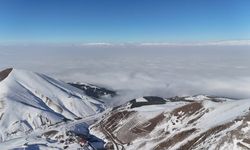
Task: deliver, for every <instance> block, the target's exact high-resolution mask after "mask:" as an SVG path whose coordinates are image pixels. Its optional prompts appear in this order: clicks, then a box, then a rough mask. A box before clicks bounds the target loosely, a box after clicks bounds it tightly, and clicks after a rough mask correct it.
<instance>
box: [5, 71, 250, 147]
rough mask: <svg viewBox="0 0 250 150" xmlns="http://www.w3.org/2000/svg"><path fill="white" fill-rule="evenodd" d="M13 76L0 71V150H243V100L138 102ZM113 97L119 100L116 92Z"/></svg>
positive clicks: (39, 77) (247, 103)
mask: <svg viewBox="0 0 250 150" xmlns="http://www.w3.org/2000/svg"><path fill="white" fill-rule="evenodd" d="M116 94H117V93H116V92H115V91H110V90H107V89H105V88H99V87H96V86H94V85H89V84H82V83H81V84H77V83H71V84H67V83H64V82H62V81H59V80H56V79H53V78H51V77H48V76H46V75H44V74H40V73H34V72H29V71H24V70H18V69H12V68H10V69H6V70H4V71H1V72H0V150H9V149H10V150H19V149H21V150H22V149H28V150H37V149H46V150H47V149H58V150H61V149H69V150H77V149H83V150H102V149H110V150H111V149H115V150H140V149H142V150H191V149H195V150H200V149H204V150H206V149H208V150H238V149H239V150H241V149H242V150H247V149H250V99H240V100H235V99H230V98H222V97H216V96H207V95H196V96H187V97H172V98H161V97H157V96H144V97H140V98H136V99H133V100H130V101H129V100H128V102H127V103H125V104H123V105H120V106H116V107H113V108H110V106H106V103H105V102H104V101H105V98H104V99H102V96H104V97H107V96H108V95H110V97H115V96H116ZM118 94H119V93H118Z"/></svg>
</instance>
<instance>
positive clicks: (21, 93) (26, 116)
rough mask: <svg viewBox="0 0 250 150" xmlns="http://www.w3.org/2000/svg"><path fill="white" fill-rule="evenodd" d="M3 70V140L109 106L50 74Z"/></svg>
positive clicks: (0, 108)
mask: <svg viewBox="0 0 250 150" xmlns="http://www.w3.org/2000/svg"><path fill="white" fill-rule="evenodd" d="M6 72H7V75H6ZM0 74H1V75H4V76H2V77H4V78H2V81H1V82H0V141H4V140H7V139H11V138H13V137H17V136H21V135H23V134H26V133H28V132H31V131H33V130H34V129H37V128H41V127H43V126H49V125H52V124H56V123H58V122H62V121H66V120H69V119H70V120H74V119H79V118H83V117H87V116H91V115H95V114H97V113H99V112H101V111H103V110H104V109H105V106H104V105H103V103H102V102H100V101H99V100H96V99H93V98H91V97H88V96H86V95H85V94H83V92H82V91H81V90H79V89H77V88H75V87H73V86H71V85H69V84H66V83H64V82H62V81H59V80H55V79H53V78H50V77H48V76H46V75H43V74H39V73H34V72H29V71H24V70H18V69H9V70H7V71H6V70H4V71H3V72H1V73H0Z"/></svg>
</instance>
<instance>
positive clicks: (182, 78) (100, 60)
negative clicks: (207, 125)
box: [0, 45, 250, 104]
mask: <svg viewBox="0 0 250 150" xmlns="http://www.w3.org/2000/svg"><path fill="white" fill-rule="evenodd" d="M249 57H250V47H249V46H232V45H231V46H223V45H210V46H209V45H207V46H206V45H205V46H204V45H202V46H197V45H196V46H169V45H167V46H166V45H163V46H155V45H144V46H141V45H116V46H112V45H97V46H95V45H84V46H72V45H71V46H66V45H64V46H62V45H61V46H58V45H50V46H42V45H33V46H32V45H28V46H25V45H23V46H20V45H19V46H1V47H0V68H1V69H3V68H5V67H9V66H13V67H16V68H21V69H27V70H32V71H36V72H42V73H45V74H49V75H51V76H54V77H56V78H58V79H61V80H65V81H81V82H88V83H93V84H97V85H102V86H106V87H109V88H113V89H116V90H118V91H119V93H120V95H121V96H120V97H119V98H116V100H115V101H114V102H115V103H116V104H118V103H122V102H124V101H126V100H130V99H131V98H134V97H139V96H143V95H156V96H163V97H170V96H176V95H195V94H209V95H217V96H225V97H233V98H250V59H249Z"/></svg>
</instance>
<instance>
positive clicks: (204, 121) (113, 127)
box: [92, 95, 250, 150]
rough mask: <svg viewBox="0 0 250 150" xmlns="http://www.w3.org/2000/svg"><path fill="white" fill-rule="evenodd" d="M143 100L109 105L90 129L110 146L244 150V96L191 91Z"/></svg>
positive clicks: (247, 130) (249, 139) (248, 103)
mask: <svg viewBox="0 0 250 150" xmlns="http://www.w3.org/2000/svg"><path fill="white" fill-rule="evenodd" d="M146 98H147V97H143V98H138V99H135V100H134V101H133V103H132V104H134V103H139V104H140V103H143V104H145V105H138V104H137V106H136V107H132V106H133V105H131V101H130V102H128V104H127V105H122V106H120V107H117V108H116V109H113V110H112V111H111V112H109V113H108V114H106V115H105V117H104V118H103V119H102V120H100V122H99V123H97V124H95V125H94V126H93V128H92V131H93V132H94V133H95V135H98V136H99V137H102V138H103V139H105V141H106V142H107V147H108V148H110V149H112V148H113V149H121V150H122V149H126V150H134V149H138V150H139V149H148V150H183V149H190V150H193V149H195V150H200V149H211V150H214V149H219V150H241V149H242V150H244V149H250V99H242V100H232V99H227V98H218V97H210V96H205V95H197V96H191V97H173V98H166V99H164V100H165V101H166V103H165V104H151V105H148V103H145V102H146ZM151 98H156V99H159V98H158V97H151Z"/></svg>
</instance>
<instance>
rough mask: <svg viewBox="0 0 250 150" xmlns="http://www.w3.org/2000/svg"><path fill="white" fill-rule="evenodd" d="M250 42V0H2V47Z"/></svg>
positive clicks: (0, 24)
mask: <svg viewBox="0 0 250 150" xmlns="http://www.w3.org/2000/svg"><path fill="white" fill-rule="evenodd" d="M232 39H237V40H239V39H250V1H249V0H0V43H6V42H7V43H12V42H13V43H16V42H18V43H27V42H31V43H32V42H45V43H46V42H69V43H74V42H114V43H116V42H118V43H120V42H122V43H123V42H179V41H185V42H186V41H187V42H188V41H213V40H232Z"/></svg>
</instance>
